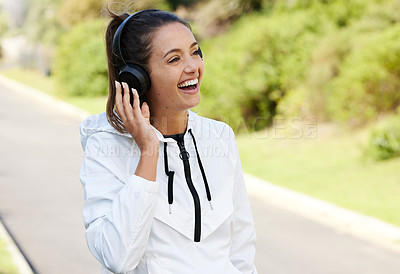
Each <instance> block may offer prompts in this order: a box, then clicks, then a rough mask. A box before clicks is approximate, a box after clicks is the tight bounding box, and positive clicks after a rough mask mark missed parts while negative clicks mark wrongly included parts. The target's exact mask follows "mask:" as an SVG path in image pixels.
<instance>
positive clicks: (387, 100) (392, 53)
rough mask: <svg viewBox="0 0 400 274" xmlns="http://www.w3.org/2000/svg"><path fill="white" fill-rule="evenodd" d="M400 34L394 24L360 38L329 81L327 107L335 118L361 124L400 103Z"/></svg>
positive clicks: (399, 28) (397, 26)
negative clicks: (335, 75) (333, 77)
mask: <svg viewBox="0 0 400 274" xmlns="http://www.w3.org/2000/svg"><path fill="white" fill-rule="evenodd" d="M399 35H400V25H395V26H394V27H391V28H388V29H386V30H385V31H382V32H377V33H368V35H367V36H365V37H359V39H357V41H358V43H359V44H358V45H357V46H354V49H353V51H352V52H351V53H350V54H349V56H348V57H347V59H346V60H345V61H344V62H343V63H342V64H341V66H340V69H339V75H338V76H337V77H336V78H335V79H334V80H333V81H332V82H331V84H330V93H331V94H330V98H329V102H328V109H329V111H330V113H331V117H332V118H333V119H334V120H339V121H351V122H352V123H353V124H356V125H358V124H362V123H365V122H367V121H369V120H370V119H372V118H374V117H376V116H377V115H378V114H379V113H382V112H389V111H393V110H394V109H395V108H396V107H397V106H398V105H400V92H399V89H400V78H399V76H400V67H399V64H400V40H399V39H398V37H399ZM361 38H363V39H361ZM362 40H364V41H363V42H362V43H361V41H362Z"/></svg>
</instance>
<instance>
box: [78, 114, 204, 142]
mask: <svg viewBox="0 0 400 274" xmlns="http://www.w3.org/2000/svg"><path fill="white" fill-rule="evenodd" d="M188 115H189V118H188V126H187V130H189V129H191V128H193V125H194V119H196V116H197V114H196V113H194V112H192V111H190V110H189V111H188ZM152 128H153V130H154V131H155V133H156V135H157V137H158V140H160V142H174V140H173V139H171V138H164V136H163V135H162V134H161V132H159V131H158V130H157V129H156V128H155V127H153V126H152ZM97 132H109V133H113V134H117V135H121V136H125V137H128V138H132V136H131V135H130V134H129V133H120V132H118V131H117V130H116V129H115V128H114V127H113V126H112V125H111V124H110V123H109V122H108V120H107V116H106V113H105V112H103V113H100V114H94V115H90V116H88V117H87V118H86V119H85V120H83V121H82V123H81V125H80V133H81V145H82V148H83V150H85V147H86V142H87V140H88V138H89V137H90V135H92V134H94V133H97Z"/></svg>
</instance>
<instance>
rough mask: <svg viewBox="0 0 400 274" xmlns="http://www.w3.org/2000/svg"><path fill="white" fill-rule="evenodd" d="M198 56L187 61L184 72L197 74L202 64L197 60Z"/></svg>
mask: <svg viewBox="0 0 400 274" xmlns="http://www.w3.org/2000/svg"><path fill="white" fill-rule="evenodd" d="M196 57H197V56H190V57H188V58H187V59H186V60H187V61H186V64H185V69H184V72H185V73H188V74H192V73H196V72H197V71H198V70H199V67H200V64H199V62H200V61H198V60H197V59H200V58H196Z"/></svg>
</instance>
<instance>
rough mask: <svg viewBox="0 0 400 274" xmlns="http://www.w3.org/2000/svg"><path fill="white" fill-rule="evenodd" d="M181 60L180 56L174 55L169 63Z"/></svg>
mask: <svg viewBox="0 0 400 274" xmlns="http://www.w3.org/2000/svg"><path fill="white" fill-rule="evenodd" d="M179 60H180V58H179V57H174V58H172V59H170V60H169V61H168V63H169V64H172V63H176V62H178V61H179Z"/></svg>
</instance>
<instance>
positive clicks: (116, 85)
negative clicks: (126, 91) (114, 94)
mask: <svg viewBox="0 0 400 274" xmlns="http://www.w3.org/2000/svg"><path fill="white" fill-rule="evenodd" d="M115 87H116V88H117V87H118V81H117V80H115Z"/></svg>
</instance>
